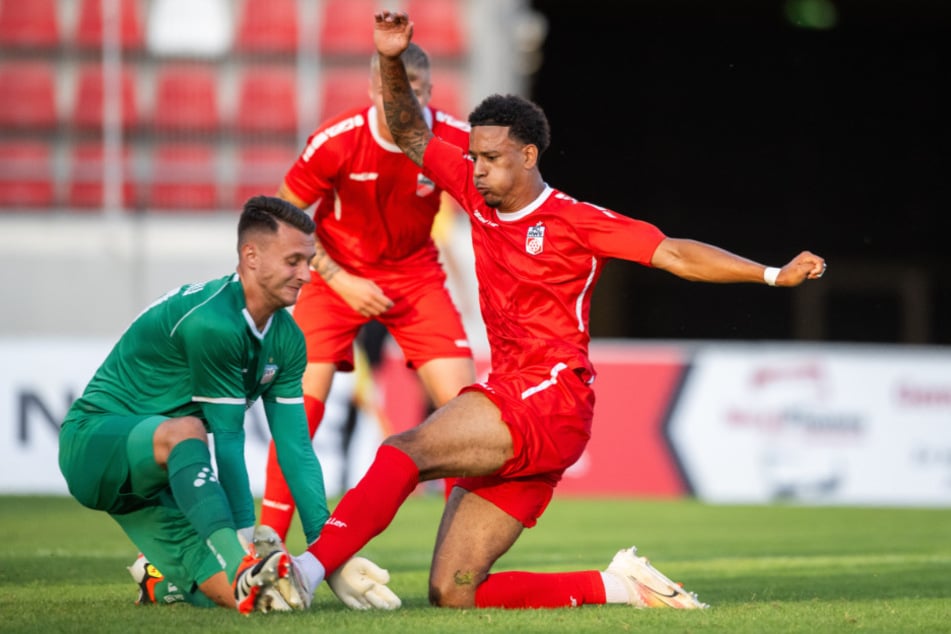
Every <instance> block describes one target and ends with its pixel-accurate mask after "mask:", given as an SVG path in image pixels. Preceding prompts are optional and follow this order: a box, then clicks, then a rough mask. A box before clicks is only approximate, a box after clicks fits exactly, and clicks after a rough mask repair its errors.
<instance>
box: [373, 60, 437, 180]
mask: <svg viewBox="0 0 951 634" xmlns="http://www.w3.org/2000/svg"><path fill="white" fill-rule="evenodd" d="M380 75H381V78H382V80H383V109H384V111H385V112H386V125H387V127H388V128H389V129H390V133H391V134H392V135H393V140H394V141H396V144H397V145H398V146H400V149H401V150H403V153H404V154H406V156H408V157H409V158H410V160H412V161H413V162H414V163H416V164H417V165H422V164H423V152H425V151H426V146H427V145H428V144H429V140H430V139H431V138H432V137H433V133H432V131H431V130H430V129H429V127H427V125H426V121H425V119H423V112H422V109H421V108H420V106H419V102H418V101H417V100H416V94H415V93H414V92H413V88H412V86H411V85H410V83H409V79H408V78H407V76H406V68H405V67H404V66H403V62H402V61H401V60H400V59H399V58H398V57H397V58H387V57H383V56H381V57H380Z"/></svg>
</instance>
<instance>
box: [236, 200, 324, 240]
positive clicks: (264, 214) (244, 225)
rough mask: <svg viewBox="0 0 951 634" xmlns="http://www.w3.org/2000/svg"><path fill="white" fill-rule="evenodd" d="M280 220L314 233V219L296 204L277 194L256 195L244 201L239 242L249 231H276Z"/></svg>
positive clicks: (239, 222)
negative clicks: (278, 196) (276, 195)
mask: <svg viewBox="0 0 951 634" xmlns="http://www.w3.org/2000/svg"><path fill="white" fill-rule="evenodd" d="M278 222H283V223H285V224H288V225H290V226H292V227H294V228H295V229H299V230H300V231H301V232H303V233H313V232H314V230H315V229H316V228H317V226H316V225H315V224H314V219H313V218H311V217H310V216H309V215H308V214H307V213H306V212H304V211H301V209H300V208H298V207H297V206H295V205H292V204H291V203H289V202H287V201H286V200H284V199H282V198H277V197H275V196H254V197H253V198H249V199H248V201H247V202H246V203H244V210H243V211H242V212H241V219H240V220H238V244H239V245H240V244H241V243H242V242H243V241H244V237H245V235H246V234H247V233H248V232H249V231H263V232H265V233H276V232H277V229H278Z"/></svg>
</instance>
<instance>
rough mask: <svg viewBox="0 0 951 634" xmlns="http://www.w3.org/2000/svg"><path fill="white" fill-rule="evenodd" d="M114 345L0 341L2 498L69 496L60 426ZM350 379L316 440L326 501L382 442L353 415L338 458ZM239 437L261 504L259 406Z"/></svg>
mask: <svg viewBox="0 0 951 634" xmlns="http://www.w3.org/2000/svg"><path fill="white" fill-rule="evenodd" d="M112 344H113V341H112V340H111V339H104V338H63V339H57V338H50V337H42V338H40V337H36V338H22V339H9V338H0V360H2V363H0V494H8V493H13V494H31V493H35V494H67V493H68V490H67V488H66V483H65V481H64V480H63V477H62V475H61V474H60V471H59V462H58V453H59V450H58V438H59V424H60V422H61V421H62V420H63V418H64V417H65V415H66V411H67V410H68V409H69V406H70V404H71V403H72V402H73V400H74V399H75V398H76V397H78V396H79V395H80V394H81V393H82V391H83V389H84V388H85V386H86V382H87V381H88V380H89V378H90V377H91V376H92V375H93V373H94V372H95V370H96V368H98V367H99V364H100V363H102V360H103V359H105V357H106V355H107V354H108V353H109V350H110V349H111V347H112ZM351 376H352V375H342V376H341V377H340V378H339V380H335V381H334V385H333V389H332V390H331V394H330V397H329V399H328V403H327V413H326V415H325V416H324V421H323V423H322V424H321V426H320V430H319V431H318V432H317V435H316V437H315V439H314V444H315V450H316V451H317V453H318V456H319V457H320V460H321V466H322V468H323V472H324V481H325V485H326V489H327V493H328V495H337V494H340V493H342V492H343V490H344V489H345V488H348V487H349V486H352V485H353V484H354V483H355V482H356V480H357V479H359V477H361V476H362V475H363V473H365V471H366V469H367V467H368V466H369V461H370V460H371V459H372V456H373V454H374V453H375V451H376V448H377V447H378V446H379V443H380V441H381V440H382V436H381V431H380V426H379V424H378V423H375V422H374V421H369V420H365V419H366V415H364V414H358V416H359V419H358V425H357V428H356V430H355V432H354V434H353V435H352V436H351V438H350V441H349V443H348V444H349V451H348V452H347V453H346V454H344V453H343V450H342V448H341V445H342V443H343V441H342V439H341V435H342V433H343V432H342V430H341V427H342V426H343V425H344V424H346V418H347V415H348V414H347V411H346V409H347V401H348V399H349V397H350V392H352V390H353V381H352V378H351ZM245 434H246V442H245V461H246V462H247V465H248V475H249V479H250V483H251V490H252V492H253V493H254V494H255V495H258V496H260V495H261V494H263V492H264V474H265V466H266V464H267V448H268V442H269V441H270V432H269V431H268V429H267V423H266V421H265V418H264V408H263V407H262V406H261V404H260V403H256V404H255V405H254V407H252V408H251V409H249V410H248V413H247V417H246V423H245ZM211 445H212V447H213V446H214V438H212V439H211Z"/></svg>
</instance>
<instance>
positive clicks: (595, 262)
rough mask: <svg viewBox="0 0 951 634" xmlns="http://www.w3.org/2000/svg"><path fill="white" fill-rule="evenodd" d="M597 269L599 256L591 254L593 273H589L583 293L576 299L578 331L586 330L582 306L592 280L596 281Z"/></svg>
mask: <svg viewBox="0 0 951 634" xmlns="http://www.w3.org/2000/svg"><path fill="white" fill-rule="evenodd" d="M597 270H598V258H596V257H594V256H591V273H589V274H588V281H586V282H585V283H584V288H583V289H581V294H580V295H578V299H577V300H576V301H575V317H576V318H577V319H578V332H584V319H582V317H581V307H582V306H583V305H584V296H585V293H587V292H588V289H589V288H591V284H592V282H594V272H595V271H597Z"/></svg>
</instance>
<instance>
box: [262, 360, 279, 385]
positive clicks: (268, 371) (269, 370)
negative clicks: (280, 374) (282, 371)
mask: <svg viewBox="0 0 951 634" xmlns="http://www.w3.org/2000/svg"><path fill="white" fill-rule="evenodd" d="M275 375H277V366H276V365H274V364H273V363H268V364H267V365H265V366H264V374H262V375H261V385H266V384H268V383H270V382H271V381H273V380H274V377H275Z"/></svg>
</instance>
